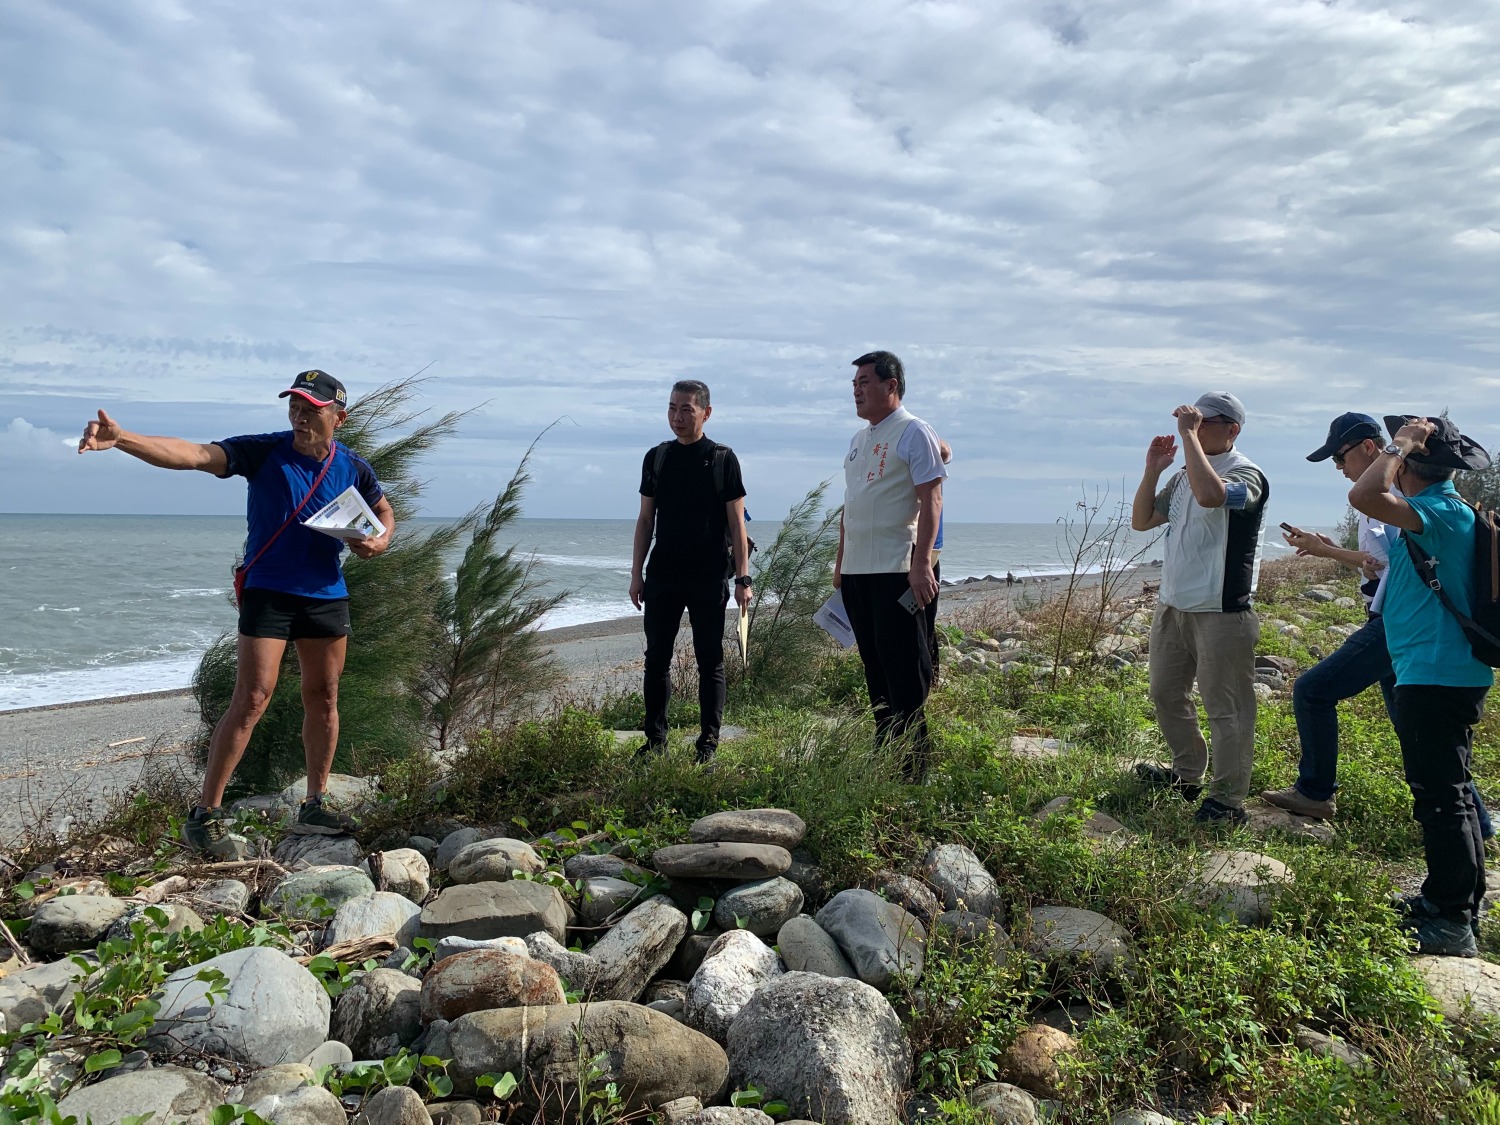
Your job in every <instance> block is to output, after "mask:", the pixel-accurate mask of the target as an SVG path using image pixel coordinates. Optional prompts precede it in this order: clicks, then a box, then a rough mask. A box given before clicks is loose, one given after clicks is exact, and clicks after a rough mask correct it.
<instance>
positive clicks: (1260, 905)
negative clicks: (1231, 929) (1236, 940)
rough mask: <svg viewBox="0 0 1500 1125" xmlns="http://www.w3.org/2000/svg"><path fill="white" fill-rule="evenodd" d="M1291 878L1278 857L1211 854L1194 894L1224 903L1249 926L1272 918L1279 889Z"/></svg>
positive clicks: (1204, 901)
mask: <svg viewBox="0 0 1500 1125" xmlns="http://www.w3.org/2000/svg"><path fill="white" fill-rule="evenodd" d="M1291 881H1292V872H1291V871H1290V870H1289V869H1288V868H1287V866H1286V864H1284V863H1282V862H1281V861H1280V860H1279V859H1273V858H1272V857H1270V856H1268V855H1258V854H1257V853H1255V852H1246V851H1213V852H1209V853H1208V859H1207V862H1206V863H1205V864H1204V866H1203V871H1202V873H1201V874H1200V875H1199V876H1198V878H1197V879H1196V880H1195V882H1194V883H1193V885H1192V888H1191V893H1193V894H1195V895H1196V897H1197V901H1198V902H1200V903H1202V904H1203V905H1217V906H1222V907H1223V908H1225V909H1226V910H1228V911H1229V912H1230V913H1231V914H1233V915H1234V916H1235V917H1236V918H1238V919H1239V920H1240V922H1241V923H1243V924H1244V925H1247V926H1255V925H1260V924H1262V923H1264V922H1267V921H1269V920H1270V918H1271V900H1272V898H1273V896H1274V895H1275V893H1276V890H1277V888H1278V887H1279V886H1280V885H1281V884H1284V883H1289V882H1291Z"/></svg>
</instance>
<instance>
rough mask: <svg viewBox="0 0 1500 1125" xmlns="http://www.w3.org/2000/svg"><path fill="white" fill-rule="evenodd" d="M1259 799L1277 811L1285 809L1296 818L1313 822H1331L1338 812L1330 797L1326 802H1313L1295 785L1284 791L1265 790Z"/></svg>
mask: <svg viewBox="0 0 1500 1125" xmlns="http://www.w3.org/2000/svg"><path fill="white" fill-rule="evenodd" d="M1260 799H1261V800H1262V801H1264V802H1265V803H1266V804H1268V805H1275V806H1276V807H1277V808H1278V809H1285V810H1286V811H1287V812H1289V813H1295V814H1296V815H1297V816H1307V817H1311V818H1312V819H1313V820H1332V819H1333V814H1334V813H1336V812H1337V811H1338V804H1337V802H1336V801H1335V800H1334V799H1333V798H1332V797H1329V798H1328V800H1326V801H1315V800H1313V799H1312V798H1311V797H1309V796H1307V795H1306V794H1305V793H1303V792H1302V790H1300V789H1298V788H1297V787H1296V786H1295V785H1292V786H1288V787H1287V788H1285V789H1267V790H1266V791H1265V792H1263V793H1262V794H1261V795H1260Z"/></svg>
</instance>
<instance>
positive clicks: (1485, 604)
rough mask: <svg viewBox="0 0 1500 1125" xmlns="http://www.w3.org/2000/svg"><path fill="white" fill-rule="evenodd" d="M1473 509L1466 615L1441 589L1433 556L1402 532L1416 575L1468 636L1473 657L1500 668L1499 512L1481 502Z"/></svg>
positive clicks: (1436, 562) (1437, 560)
mask: <svg viewBox="0 0 1500 1125" xmlns="http://www.w3.org/2000/svg"><path fill="white" fill-rule="evenodd" d="M1473 508H1474V552H1473V555H1472V557H1471V558H1470V560H1469V566H1470V567H1471V569H1472V571H1473V575H1474V601H1473V604H1472V605H1471V606H1470V612H1469V613H1468V614H1464V613H1461V612H1460V611H1459V608H1458V606H1456V605H1454V604H1453V599H1451V598H1450V597H1448V592H1447V591H1446V590H1444V589H1443V582H1442V579H1440V578H1439V577H1438V574H1437V568H1438V563H1439V562H1441V561H1442V560H1441V559H1435V558H1433V557H1432V556H1431V555H1429V554H1428V553H1427V552H1426V551H1424V550H1422V548H1421V547H1418V546H1417V544H1416V541H1415V540H1414V539H1412V537H1411V536H1410V535H1407V534H1405V533H1403V534H1402V536H1401V538H1402V539H1404V540H1405V541H1406V553H1407V554H1408V555H1410V556H1411V562H1412V566H1414V567H1416V570H1417V577H1418V578H1420V579H1421V580H1422V581H1423V582H1425V583H1426V584H1427V588H1428V589H1429V590H1431V591H1432V592H1433V593H1434V594H1436V595H1437V599H1438V601H1440V602H1442V603H1443V608H1444V609H1446V610H1447V611H1448V612H1449V613H1451V614H1452V615H1453V617H1454V619H1455V620H1456V621H1457V622H1458V624H1459V627H1460V628H1461V629H1463V631H1464V636H1465V637H1467V638H1468V641H1469V648H1471V649H1472V650H1473V652H1474V658H1475V659H1476V660H1478V661H1480V662H1481V663H1483V664H1488V665H1489V666H1490V667H1491V668H1500V515H1497V514H1496V513H1495V512H1492V511H1490V510H1489V509H1488V508H1486V507H1484V506H1483V505H1482V504H1475V505H1473Z"/></svg>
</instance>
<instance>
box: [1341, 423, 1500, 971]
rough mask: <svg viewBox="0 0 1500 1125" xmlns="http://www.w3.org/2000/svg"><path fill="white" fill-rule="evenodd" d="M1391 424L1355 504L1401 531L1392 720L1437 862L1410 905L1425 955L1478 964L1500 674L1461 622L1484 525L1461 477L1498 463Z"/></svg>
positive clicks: (1450, 429)
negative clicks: (1488, 758) (1486, 769)
mask: <svg viewBox="0 0 1500 1125" xmlns="http://www.w3.org/2000/svg"><path fill="white" fill-rule="evenodd" d="M1385 424H1386V428H1387V429H1388V430H1389V431H1390V433H1391V435H1392V437H1391V441H1390V443H1389V444H1388V445H1386V446H1385V447H1384V449H1382V450H1381V452H1380V455H1379V456H1378V457H1376V458H1375V459H1374V461H1373V462H1372V463H1371V465H1370V467H1369V468H1368V469H1366V470H1365V471H1364V473H1362V474H1361V475H1360V478H1359V480H1357V481H1355V482H1354V487H1353V488H1352V489H1351V490H1350V491H1349V503H1350V505H1351V506H1352V507H1353V508H1354V510H1355V511H1356V512H1361V513H1363V514H1364V515H1367V516H1369V517H1370V518H1371V519H1375V520H1379V521H1381V522H1382V523H1385V524H1389V525H1390V526H1392V527H1397V528H1400V529H1401V542H1400V543H1399V544H1398V545H1397V546H1395V547H1393V548H1392V550H1391V559H1390V576H1389V577H1388V578H1387V579H1386V588H1385V606H1384V614H1383V616H1384V618H1385V638H1386V646H1387V647H1388V648H1389V650H1390V654H1391V664H1392V665H1394V667H1395V669H1396V692H1395V696H1396V712H1395V714H1394V715H1393V716H1392V718H1393V719H1394V721H1395V724H1396V737H1397V738H1398V739H1400V741H1401V763H1402V766H1403V767H1404V770H1405V773H1406V783H1407V785H1408V786H1410V787H1411V794H1412V816H1413V818H1415V820H1416V821H1417V823H1418V824H1419V825H1421V828H1422V848H1423V851H1424V852H1426V855H1427V878H1426V880H1425V881H1424V882H1423V884H1422V893H1421V894H1419V895H1416V896H1414V897H1413V898H1410V899H1408V900H1407V901H1406V902H1405V903H1404V904H1403V905H1404V906H1405V912H1406V916H1407V917H1406V922H1407V925H1408V926H1409V927H1410V928H1411V930H1412V931H1413V937H1415V939H1416V941H1417V945H1418V947H1419V949H1420V951H1421V952H1423V953H1430V954H1437V955H1441V956H1450V957H1473V956H1476V955H1477V953H1478V944H1477V942H1476V941H1475V938H1476V931H1477V930H1478V928H1479V912H1480V902H1481V900H1482V899H1483V898H1484V891H1485V879H1484V844H1483V842H1482V840H1481V839H1480V826H1479V814H1478V810H1477V809H1476V808H1475V806H1474V800H1473V791H1472V789H1471V788H1470V785H1469V782H1470V781H1471V776H1470V773H1469V762H1470V752H1471V750H1472V748H1473V745H1474V728H1475V727H1476V726H1477V725H1478V724H1479V720H1480V718H1481V717H1482V716H1483V714H1484V697H1485V695H1486V694H1488V692H1489V690H1490V685H1491V684H1492V683H1493V682H1494V673H1493V672H1491V671H1490V666H1489V665H1488V664H1486V663H1485V662H1483V661H1481V660H1479V659H1478V658H1477V657H1476V656H1475V655H1474V650H1473V648H1472V647H1471V646H1470V643H1469V639H1468V637H1467V636H1466V635H1465V633H1464V629H1463V627H1462V626H1461V625H1460V624H1459V620H1458V618H1457V616H1456V614H1459V613H1462V614H1465V615H1467V614H1469V613H1471V612H1472V610H1473V607H1474V604H1475V593H1476V591H1475V589H1474V586H1475V582H1474V571H1473V559H1474V548H1475V542H1474V535H1475V515H1474V509H1473V508H1470V507H1469V505H1468V504H1466V503H1464V500H1463V498H1462V497H1461V496H1459V494H1458V491H1457V489H1455V488H1454V487H1453V476H1454V473H1455V472H1458V471H1464V470H1471V469H1485V468H1488V467H1489V464H1490V459H1489V456H1488V455H1487V454H1486V453H1485V451H1484V449H1483V447H1481V446H1480V445H1479V443H1478V442H1476V441H1474V440H1473V439H1472V438H1469V437H1466V436H1465V435H1463V434H1461V433H1459V431H1458V427H1457V426H1455V425H1454V424H1453V423H1452V422H1451V421H1450V420H1449V419H1447V418H1412V417H1387V418H1386V419H1385ZM1397 489H1399V492H1398V491H1396V490H1397ZM1434 562H1440V563H1443V564H1445V565H1443V566H1442V568H1441V582H1440V583H1438V585H1436V586H1434V585H1430V584H1429V582H1430V581H1436V580H1435V579H1434V578H1433V567H1432V566H1431V565H1429V564H1432V563H1434ZM1440 591H1441V592H1440ZM1450 607H1451V608H1450Z"/></svg>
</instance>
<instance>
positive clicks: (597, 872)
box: [563, 852, 652, 885]
mask: <svg viewBox="0 0 1500 1125" xmlns="http://www.w3.org/2000/svg"><path fill="white" fill-rule="evenodd" d="M563 874H565V875H566V876H567V877H568V881H569V882H570V883H576V882H578V880H580V879H624V878H625V877H626V876H627V875H629V876H631V877H632V878H633V879H635V880H639V881H640V883H641V884H642V885H644V884H645V883H646V881H647V880H649V879H650V878H651V875H652V873H651V872H650V871H647V870H646V869H645V868H644V867H641V866H640V865H639V864H635V863H631V862H630V861H629V860H624V859H621V858H620V857H619V856H617V855H594V854H592V853H589V852H584V853H581V854H579V855H575V856H573V857H572V858H570V859H566V860H564V861H563ZM627 881H629V880H627Z"/></svg>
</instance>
